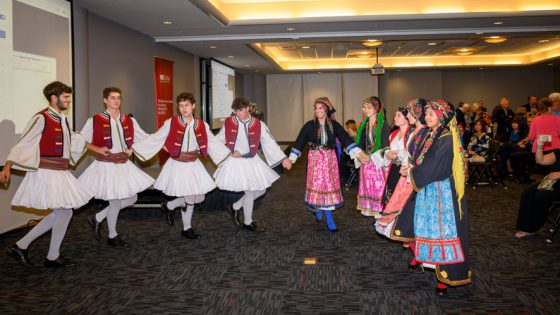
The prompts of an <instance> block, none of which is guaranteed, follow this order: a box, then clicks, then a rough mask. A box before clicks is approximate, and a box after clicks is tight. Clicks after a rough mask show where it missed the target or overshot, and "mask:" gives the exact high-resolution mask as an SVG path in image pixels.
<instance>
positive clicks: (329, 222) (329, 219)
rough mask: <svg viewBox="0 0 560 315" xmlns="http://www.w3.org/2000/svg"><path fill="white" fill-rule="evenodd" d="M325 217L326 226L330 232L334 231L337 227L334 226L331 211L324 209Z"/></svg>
mask: <svg viewBox="0 0 560 315" xmlns="http://www.w3.org/2000/svg"><path fill="white" fill-rule="evenodd" d="M325 218H326V219H327V227H328V228H329V230H330V231H331V232H336V231H338V229H337V228H336V224H335V223H334V219H333V216H332V211H329V210H325Z"/></svg>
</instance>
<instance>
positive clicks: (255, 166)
mask: <svg viewBox="0 0 560 315" xmlns="http://www.w3.org/2000/svg"><path fill="white" fill-rule="evenodd" d="M214 178H215V179H216V185H218V187H219V188H220V189H223V190H229V191H247V190H249V191H257V190H265V189H267V188H268V187H270V186H272V183H274V182H275V181H276V180H278V178H280V176H279V175H278V174H276V172H274V171H273V170H272V169H271V168H270V166H268V164H266V163H265V162H264V161H263V160H262V159H261V158H260V157H259V156H258V155H256V156H254V157H252V158H248V159H245V158H234V157H233V156H230V157H228V158H227V160H225V161H224V163H223V164H222V165H220V167H218V169H217V170H216V172H215V173H214Z"/></svg>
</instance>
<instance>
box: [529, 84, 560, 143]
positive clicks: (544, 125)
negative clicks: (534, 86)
mask: <svg viewBox="0 0 560 315" xmlns="http://www.w3.org/2000/svg"><path fill="white" fill-rule="evenodd" d="M553 94H554V93H553ZM551 95H552V94H551ZM558 103H559V102H557V104H558ZM544 105H546V106H548V109H547V112H545V113H543V114H541V115H539V116H538V117H535V118H534V119H533V121H532V122H531V128H530V129H529V139H531V141H532V142H533V152H536V151H537V141H536V138H537V135H549V136H550V141H547V142H546V143H544V151H545V152H548V151H551V150H555V149H560V117H559V116H555V115H553V114H552V111H553V110H554V109H555V108H557V107H558V106H560V104H558V105H556V107H555V105H554V103H553V102H551V100H549V99H540V100H539V108H540V107H541V106H544Z"/></svg>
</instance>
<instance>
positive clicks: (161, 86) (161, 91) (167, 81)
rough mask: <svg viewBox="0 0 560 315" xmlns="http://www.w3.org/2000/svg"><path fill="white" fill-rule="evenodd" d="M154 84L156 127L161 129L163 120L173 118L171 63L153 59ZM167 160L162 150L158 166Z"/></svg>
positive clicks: (166, 154)
mask: <svg viewBox="0 0 560 315" xmlns="http://www.w3.org/2000/svg"><path fill="white" fill-rule="evenodd" d="M154 63H155V70H156V71H155V79H156V80H155V82H156V125H157V128H159V127H161V126H162V125H163V123H164V122H165V120H167V119H168V118H171V117H172V116H173V61H171V60H167V59H162V58H158V57H155V58H154ZM168 158H169V154H168V153H167V152H165V151H164V150H162V151H160V152H159V164H160V165H163V164H164V163H165V161H167V159H168Z"/></svg>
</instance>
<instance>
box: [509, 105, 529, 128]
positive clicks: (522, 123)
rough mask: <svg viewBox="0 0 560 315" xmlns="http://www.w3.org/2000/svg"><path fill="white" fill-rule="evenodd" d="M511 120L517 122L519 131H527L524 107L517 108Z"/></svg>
mask: <svg viewBox="0 0 560 315" xmlns="http://www.w3.org/2000/svg"><path fill="white" fill-rule="evenodd" d="M513 120H517V122H518V124H519V129H521V130H525V129H527V131H529V129H528V125H527V110H526V109H525V107H519V108H518V109H516V110H515V114H513ZM513 120H512V121H513ZM510 131H511V129H510Z"/></svg>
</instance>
